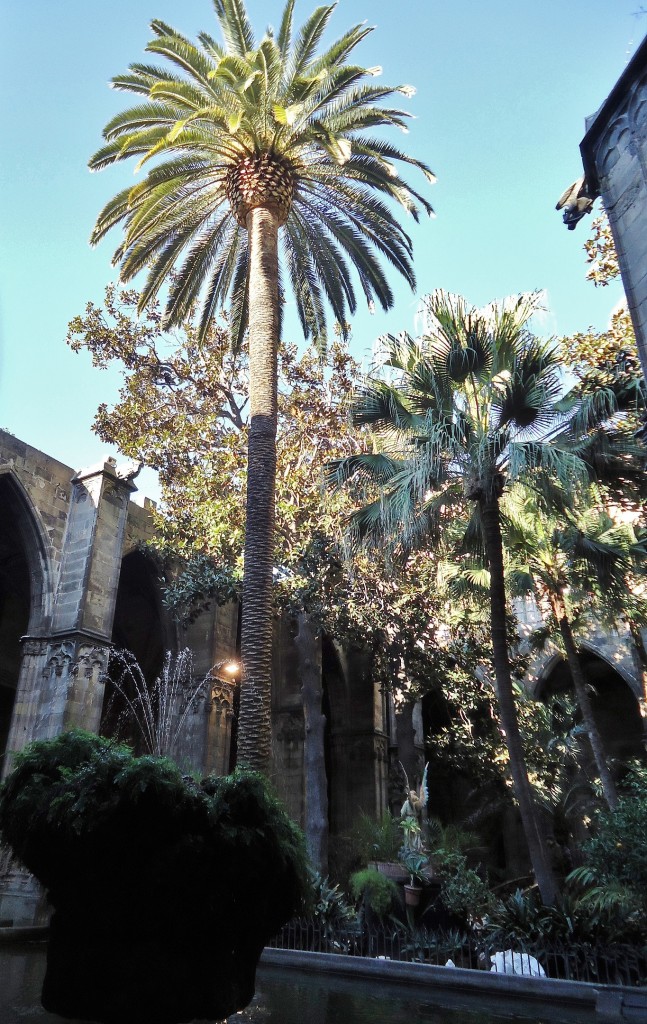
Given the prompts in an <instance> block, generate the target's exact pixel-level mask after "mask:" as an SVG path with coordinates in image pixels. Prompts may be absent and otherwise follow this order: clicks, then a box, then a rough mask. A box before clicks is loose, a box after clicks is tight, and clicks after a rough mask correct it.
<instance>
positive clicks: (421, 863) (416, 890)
mask: <svg viewBox="0 0 647 1024" xmlns="http://www.w3.org/2000/svg"><path fill="white" fill-rule="evenodd" d="M400 860H401V861H402V864H403V866H404V867H405V868H406V870H407V872H408V874H409V884H408V885H405V886H404V902H405V903H406V904H407V906H409V907H417V906H418V904H419V903H420V894H421V892H422V886H423V884H424V882H425V881H426V880H427V875H426V873H425V871H426V868H427V867H428V865H429V857H428V856H427V854H426V853H424V852H423V851H422V850H414V849H412V848H410V847H408V848H405V849H404V850H403V851H402V852H401V854H400Z"/></svg>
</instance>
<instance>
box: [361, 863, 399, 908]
mask: <svg viewBox="0 0 647 1024" xmlns="http://www.w3.org/2000/svg"><path fill="white" fill-rule="evenodd" d="M350 886H351V892H352V894H353V897H354V898H355V899H356V900H360V899H361V900H363V901H364V903H365V904H366V906H368V907H370V909H371V910H372V911H373V912H374V913H375V914H377V916H378V917H386V915H387V914H388V913H389V911H390V910H391V908H392V907H393V905H394V903H395V901H396V900H397V897H398V887H397V885H396V884H395V882H393V881H391V879H390V878H387V877H386V875H381V874H380V873H379V871H375V870H374V869H373V868H364V869H363V870H362V871H356V872H355V874H354V875H352V877H351V880H350Z"/></svg>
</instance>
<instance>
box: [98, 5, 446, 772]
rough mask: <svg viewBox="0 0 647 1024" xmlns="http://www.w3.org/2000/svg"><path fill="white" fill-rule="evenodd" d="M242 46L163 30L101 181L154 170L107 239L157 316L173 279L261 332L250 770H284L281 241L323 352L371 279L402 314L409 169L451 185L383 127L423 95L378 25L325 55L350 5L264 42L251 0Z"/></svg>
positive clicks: (252, 535)
mask: <svg viewBox="0 0 647 1024" xmlns="http://www.w3.org/2000/svg"><path fill="white" fill-rule="evenodd" d="M213 4H214V9H215V13H216V17H217V19H218V22H219V24H220V28H221V31H222V35H223V39H224V43H223V44H222V45H221V44H220V43H218V42H216V41H215V40H214V39H213V38H212V37H211V36H210V35H208V34H206V33H201V34H200V35H199V37H198V42H196V43H193V42H191V41H190V40H189V39H186V38H185V37H184V36H182V35H181V34H180V33H179V32H177V31H176V30H175V29H173V28H171V27H170V26H169V25H167V24H165V23H163V22H161V21H153V22H152V24H151V27H152V30H153V39H152V40H151V42H150V43H149V44H148V46H147V50H148V51H149V52H150V53H152V54H155V55H156V57H158V58H161V59H162V60H163V62H164V63H163V66H158V65H152V64H133V65H132V66H131V67H130V69H129V71H128V73H126V74H123V75H118V76H117V77H116V78H114V79H113V85H114V87H115V88H117V89H122V90H125V91H126V92H131V93H135V94H137V95H138V96H140V97H141V102H140V103H139V104H138V105H137V106H135V107H132V108H130V109H128V110H126V111H124V112H123V113H121V114H118V115H117V116H116V117H114V118H113V119H112V120H111V121H110V123H109V124H108V125H107V126H106V128H105V130H104V137H105V140H106V144H105V145H104V146H103V147H102V148H101V149H100V150H99V152H97V153H96V154H95V155H94V156H93V157H92V159H91V161H90V167H91V168H92V169H93V170H97V169H100V168H103V167H106V166H108V165H110V164H113V163H116V162H119V161H122V160H127V159H130V158H131V157H135V158H137V160H138V163H137V169H139V168H141V167H143V166H144V165H147V164H148V162H149V161H150V160H152V159H153V158H157V159H155V160H154V163H153V164H151V165H150V168H149V170H148V172H147V174H146V176H145V177H144V178H143V180H142V181H141V182H140V183H139V184H136V185H134V186H133V187H129V188H126V189H124V190H123V191H121V192H120V193H119V194H118V195H116V196H115V197H114V198H113V199H112V200H111V201H110V202H109V203H108V204H107V205H106V206H105V208H104V209H103V211H102V212H101V214H100V215H99V218H98V220H97V223H96V226H95V229H94V232H93V234H92V239H91V240H92V242H93V243H96V242H98V241H99V240H100V239H101V238H103V236H104V235H105V234H106V232H108V231H109V230H110V229H111V228H113V227H115V226H121V228H122V229H123V241H122V243H121V244H120V245H119V247H118V248H117V250H116V252H115V255H114V263H115V264H116V265H119V267H120V276H121V280H122V281H130V280H131V279H132V278H133V277H135V275H136V274H138V273H139V272H140V271H143V270H145V271H146V274H147V276H146V280H145V283H144V286H143V289H142V292H141V299H140V307H142V308H143V307H144V306H145V305H146V303H147V302H148V301H149V300H150V299H152V298H153V297H155V296H156V295H157V294H158V292H159V290H160V288H161V287H162V286H163V285H164V284H169V290H168V297H167V300H166V312H165V322H166V324H167V325H168V326H173V325H177V324H179V323H180V322H181V321H182V320H183V319H184V318H185V317H186V316H187V314H188V313H189V311H190V310H191V309H192V308H193V307H194V305H195V304H196V303H197V302H201V312H200V318H199V322H200V329H199V333H200V335H201V336H202V337H203V338H204V337H206V335H207V331H208V328H209V324H210V323H211V322H212V320H213V317H214V316H215V315H216V313H217V312H218V310H219V309H220V307H221V306H222V305H223V303H224V302H225V301H226V300H227V299H228V298H229V297H230V298H231V304H230V312H229V318H230V328H231V332H232V338H233V342H234V344H235V345H238V344H240V343H241V340H242V338H243V334H244V332H245V330H246V329H248V333H249V364H250V427H249V448H248V487H247V511H246V541H245V571H244V581H243V623H242V637H241V648H242V662H243V679H242V692H241V711H240V731H239V759H240V760H241V761H245V762H246V763H247V764H249V765H251V766H253V767H257V768H261V769H263V770H266V769H267V767H268V764H269V759H270V669H271V636H272V614H271V591H272V564H273V535H274V480H275V473H276V352H277V345H278V343H279V337H280V320H281V292H282V284H281V278H280V273H279V264H280V256H279V242H281V243H282V258H283V266H284V268H285V270H284V279H285V283H286V284H288V283H289V285H290V286H291V287H292V290H293V293H294V297H295V300H296V308H297V310H298V313H299V317H300V320H301V324H302V327H303V331H304V334H305V336H306V337H310V338H312V340H313V342H314V343H315V345H317V346H318V347H319V348H320V349H321V350H323V349H324V348H325V342H326V303H328V304H329V305H330V307H331V308H332V312H333V314H334V316H335V318H336V320H337V321H338V322H339V324H341V325H342V330H344V331H345V330H347V317H348V315H349V314H352V313H354V312H355V309H356V304H357V303H356V295H355V289H354V285H353V273H352V271H353V270H354V272H355V273H356V275H357V277H358V279H359V282H360V285H361V288H362V291H363V292H364V295H365V297H366V299H367V301H368V302H369V304H370V305H372V304H373V303H374V302H379V303H380V305H381V306H382V308H384V309H388V308H389V307H390V306H391V304H392V302H393V294H392V292H391V289H390V287H389V284H388V281H387V278H386V275H385V273H384V270H383V268H382V265H381V261H382V259H385V260H386V261H388V262H389V263H390V264H391V265H392V266H393V267H394V268H395V269H396V270H397V271H398V272H399V273H400V274H402V275H403V276H404V278H405V279H406V280H407V281H408V283H409V284H410V285H411V287H412V288H413V287H414V284H415V280H414V274H413V269H412V262H411V258H412V248H411V241H410V239H409V237H408V235H407V234H406V233H405V231H404V230H403V228H402V227H401V225H400V224H399V222H398V220H397V217H396V216H395V214H394V212H393V209H392V202H391V201H393V203H395V204H396V206H397V205H399V206H400V207H401V208H402V209H404V210H405V211H406V212H408V213H410V214H411V215H412V216H413V217H414V218H415V219H417V218H418V215H419V211H420V210H421V209H422V210H424V211H426V212H427V213H431V212H432V210H431V207H430V205H429V203H428V202H427V201H426V200H425V199H424V198H423V197H422V196H421V195H419V194H418V192H416V191H415V190H414V189H413V188H412V187H411V186H410V185H409V184H407V182H406V181H404V180H403V179H402V178H401V177H400V173H399V170H398V166H399V165H401V164H408V165H411V166H413V167H415V168H416V169H418V170H420V171H421V172H422V174H423V175H424V176H425V177H426V178H427V179H428V180H430V181H431V180H433V175H432V173H431V171H430V170H429V168H428V167H427V166H426V165H425V164H424V163H422V162H421V161H419V160H415V159H413V158H410V157H408V156H407V155H405V154H404V153H403V152H401V151H400V150H399V149H398V148H396V147H395V146H393V145H391V144H390V143H389V142H388V141H386V140H385V139H384V138H383V137H382V136H381V134H378V135H376V136H371V135H370V134H367V132H370V130H372V129H374V128H380V129H381V128H382V127H384V126H387V127H393V126H394V127H397V128H401V129H403V130H406V121H407V118H408V116H409V115H408V114H407V113H406V112H404V111H402V110H400V109H397V108H395V107H391V106H389V105H388V103H386V102H385V101H388V100H390V98H392V97H393V96H395V94H397V93H401V94H404V95H405V96H406V95H410V93H411V90H410V89H409V88H408V87H406V86H402V87H398V88H390V87H386V86H381V85H377V84H375V83H374V82H373V78H374V77H375V76H376V75H377V74H378V73H379V70H380V69H379V68H368V69H367V68H363V67H361V66H359V65H356V64H353V63H351V62H350V61H349V58H350V55H351V53H352V51H353V50H354V49H355V47H356V46H357V45H358V44H359V43H360V42H361V41H362V39H364V38H365V36H366V35H367V34H368V33H369V32H370V31H371V29H370V28H369V27H368V26H366V25H358V26H355V27H354V28H351V29H350V30H349V31H348V32H346V33H345V34H344V35H343V36H341V37H340V38H339V39H337V40H336V41H335V42H334V43H332V44H331V45H330V46H329V47H328V48H327V49H325V50H323V52H321V53H318V52H317V51H318V48H319V44H320V42H321V39H322V36H323V33H324V31H325V29H326V27H327V25H328V22H329V20H330V17H331V15H332V12H333V10H334V7H335V5H334V4H331V5H328V6H323V7H318V8H317V9H316V10H315V11H314V13H313V14H312V15H311V16H310V17H309V18H308V19H307V20H306V22H305V23H304V25H303V26H302V28H301V29H300V31H299V32H298V33H295V32H294V31H293V10H294V0H287V3H286V5H285V9H284V11H283V15H282V18H281V22H280V27H279V30H278V32H276V33H274V32H272V31H271V30H268V31H267V33H266V35H265V36H264V37H263V39H262V40H261V42H260V43H258V44H257V42H256V40H255V37H254V34H253V32H252V28H251V25H250V23H249V19H248V16H247V12H246V10H245V5H244V2H243V0H213Z"/></svg>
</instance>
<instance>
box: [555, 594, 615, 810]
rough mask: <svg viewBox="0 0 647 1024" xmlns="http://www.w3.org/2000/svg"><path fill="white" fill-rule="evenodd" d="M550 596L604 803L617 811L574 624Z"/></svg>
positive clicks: (560, 602) (559, 599)
mask: <svg viewBox="0 0 647 1024" xmlns="http://www.w3.org/2000/svg"><path fill="white" fill-rule="evenodd" d="M548 596H549V599H550V606H551V608H552V611H553V615H554V616H555V618H556V620H557V624H558V625H559V631H560V633H561V634H562V640H563V641H564V649H565V650H566V658H567V660H568V667H569V669H570V670H571V678H572V679H573V686H574V687H575V696H576V698H577V703H578V704H579V708H580V711H581V712H582V718H583V720H584V726H585V728H586V732H587V735H588V737H589V743H590V744H591V750H592V751H593V759H594V761H595V766H596V768H597V770H598V775H599V776H600V782H601V783H602V792H603V793H604V799H605V800H606V802H607V804H608V806H609V810H611V811H615V809H616V807H617V806H618V791H617V790H616V784H615V782H614V781H613V776H612V774H611V771H610V770H609V765H608V762H607V758H606V754H605V752H604V745H603V743H602V737H601V736H600V732H599V730H598V727H597V724H596V721H595V718H594V716H593V707H592V705H591V701H590V699H589V694H588V690H587V688H586V679H585V678H584V673H583V671H582V665H581V662H580V656H579V654H578V653H577V646H576V644H575V637H574V636H573V630H572V628H571V623H570V620H569V618H568V614H567V612H566V606H565V604H564V601H563V599H562V595H561V594H555V593H553V592H551V593H550V594H549V595H548Z"/></svg>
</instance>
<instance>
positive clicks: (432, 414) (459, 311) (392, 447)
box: [329, 291, 636, 903]
mask: <svg viewBox="0 0 647 1024" xmlns="http://www.w3.org/2000/svg"><path fill="white" fill-rule="evenodd" d="M538 305H539V300H538V296H537V295H522V296H520V297H518V298H512V299H508V300H506V301H504V302H502V303H499V304H493V305H491V306H489V307H487V308H486V309H484V310H478V309H475V308H470V307H469V306H468V305H467V303H466V302H465V300H464V299H462V298H460V297H458V296H453V295H448V294H447V293H445V292H442V291H439V292H434V293H433V294H432V295H430V296H428V297H427V299H426V300H425V311H426V321H427V322H426V334H425V335H424V336H423V337H421V338H419V339H412V338H411V337H409V336H408V335H406V334H402V335H400V336H398V337H397V338H394V337H392V336H389V337H388V338H387V339H385V342H384V344H385V352H384V367H385V368H386V373H387V374H388V376H389V379H385V378H384V375H380V374H376V375H374V376H372V377H371V378H369V380H368V382H367V384H366V385H365V387H364V388H363V389H362V390H361V391H360V392H359V393H358V395H357V396H356V399H355V401H354V403H353V416H354V420H355V423H357V424H366V425H368V426H369V427H370V428H371V430H372V432H373V436H374V439H375V442H376V444H375V448H374V450H373V451H372V452H370V453H366V454H363V455H359V456H355V457H351V458H348V459H344V460H340V461H338V462H336V463H334V464H331V466H330V469H329V479H330V481H331V482H332V483H334V484H337V485H340V484H342V483H343V482H344V481H346V480H349V479H350V478H355V479H359V480H361V479H364V480H365V481H366V482H367V483H368V486H369V487H370V486H371V485H372V486H374V487H376V488H377V490H378V492H379V493H378V494H377V496H376V497H374V500H372V501H369V502H368V503H366V504H365V505H364V506H363V507H362V508H361V509H360V510H359V511H358V512H357V513H356V515H355V516H354V519H353V526H354V529H355V530H356V531H357V533H358V535H359V536H361V537H365V538H369V539H370V538H372V539H373V540H376V539H378V538H379V539H380V541H383V539H384V537H385V536H387V537H389V536H390V537H391V538H392V540H393V541H394V542H396V543H397V544H398V545H399V546H400V548H401V549H404V550H405V551H406V550H407V548H410V547H412V546H416V545H417V546H423V545H428V544H429V543H434V542H438V541H439V539H440V535H441V533H442V530H443V527H444V528H445V529H447V527H448V525H449V524H451V523H454V522H455V520H456V517H457V515H459V514H462V513H463V512H464V510H465V509H466V506H467V509H468V510H469V514H470V525H469V527H468V535H469V536H470V537H471V538H472V539H473V538H474V537H476V538H478V539H479V540H480V542H481V544H482V546H483V550H484V553H485V557H486V560H487V565H488V567H489V605H490V622H491V631H492V653H493V662H494V672H495V681H496V689H497V698H498V704H499V710H500V715H501V724H502V728H503V731H504V733H505V738H506V743H507V746H508V751H509V757H510V770H511V774H512V778H513V783H514V790H515V794H516V797H517V801H518V804H519V810H520V814H521V820H522V824H523V828H524V832H525V836H526V840H527V843H528V849H529V853H530V857H531V862H532V865H533V869H534V872H535V877H536V879H537V883H538V885H539V888H540V891H541V895H542V899H543V900H544V902H546V903H550V902H552V901H553V899H554V897H555V895H556V881H555V877H554V873H553V871H552V867H551V864H550V859H549V856H548V853H547V849H546V846H545V842H544V840H543V837H542V834H541V831H540V829H539V827H538V823H537V815H536V809H535V804H534V801H533V794H532V790H531V787H530V783H529V780H528V773H527V770H526V765H525V759H524V751H523V744H522V740H521V736H520V733H519V726H518V722H517V715H516V709H515V703H514V696H513V686H512V678H511V671H510V660H509V654H508V643H507V636H506V589H505V580H504V561H503V540H502V530H501V506H500V503H501V496H502V494H503V491H504V488H505V487H506V486H507V485H509V484H510V483H511V482H512V481H523V482H525V483H526V484H527V485H528V486H529V487H532V488H533V489H534V490H536V491H538V492H539V493H541V494H542V496H543V499H544V500H545V501H549V500H551V499H554V498H555V497H556V495H557V494H563V493H568V492H569V489H572V488H574V487H575V486H577V483H578V482H582V483H584V482H588V481H589V480H591V479H595V478H597V477H598V476H599V475H601V474H602V475H603V474H606V473H607V472H610V473H611V474H613V473H614V472H616V471H618V484H620V485H621V479H620V478H621V477H622V481H626V478H627V477H628V476H629V477H631V476H632V475H633V474H634V472H635V471H636V470H635V467H634V466H633V464H632V463H631V461H630V459H631V456H632V454H633V452H634V448H635V446H633V445H632V442H631V441H627V442H626V443H625V442H624V441H622V440H621V439H620V438H619V437H618V435H617V431H616V430H615V429H614V428H613V426H612V425H611V426H609V425H607V426H605V425H604V423H603V422H601V421H600V420H599V418H597V419H596V403H595V402H593V401H580V402H576V401H575V399H574V398H572V397H569V398H566V396H564V394H563V388H562V383H561V373H560V363H559V359H558V356H557V353H556V351H555V349H554V348H553V347H552V346H551V345H550V344H546V343H543V342H541V341H539V340H538V339H537V338H535V337H534V336H533V335H532V334H531V333H530V332H529V329H528V323H529V320H530V317H531V316H532V314H533V313H534V312H535V311H536V310H537V308H538ZM603 404H604V403H603ZM607 413H608V410H607V409H606V406H605V412H604V415H605V418H606V415H607Z"/></svg>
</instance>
